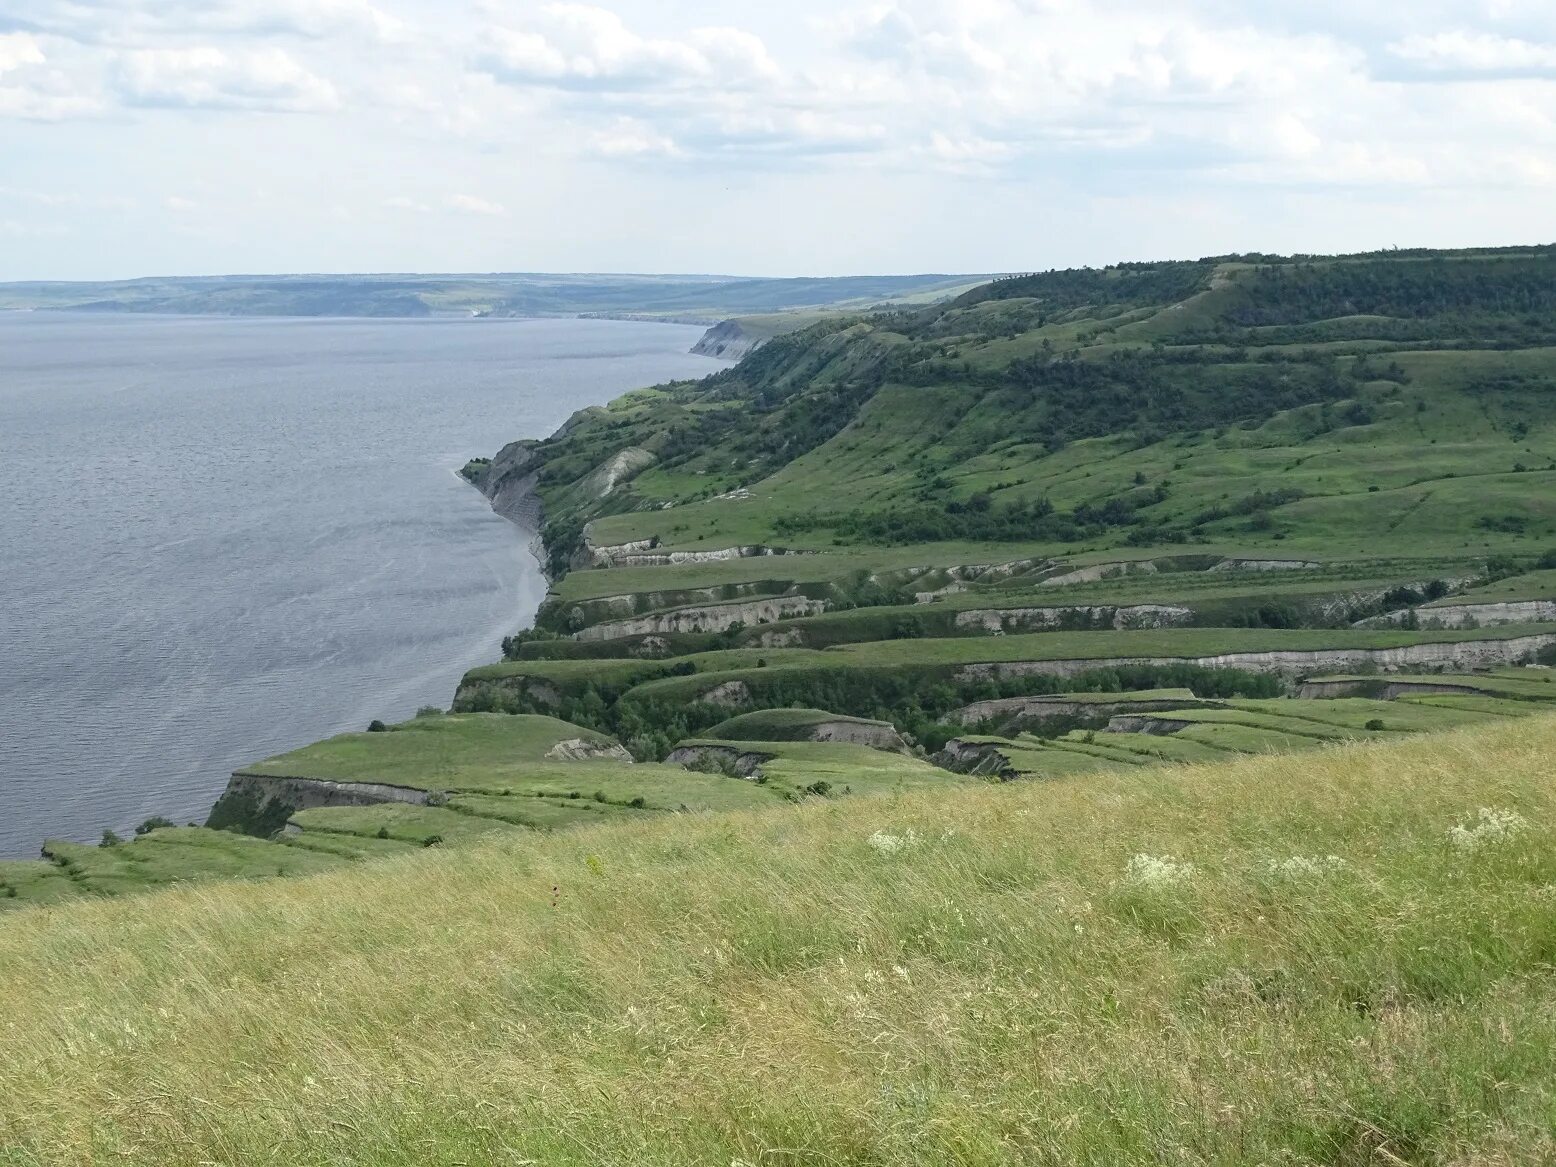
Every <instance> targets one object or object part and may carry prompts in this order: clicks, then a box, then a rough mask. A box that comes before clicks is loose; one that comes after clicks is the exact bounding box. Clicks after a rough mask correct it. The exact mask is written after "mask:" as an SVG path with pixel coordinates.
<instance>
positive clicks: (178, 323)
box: [0, 313, 717, 856]
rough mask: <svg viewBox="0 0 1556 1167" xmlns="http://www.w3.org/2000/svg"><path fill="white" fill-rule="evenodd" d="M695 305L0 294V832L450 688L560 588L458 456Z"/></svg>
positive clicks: (19, 838)
mask: <svg viewBox="0 0 1556 1167" xmlns="http://www.w3.org/2000/svg"><path fill="white" fill-rule="evenodd" d="M699 331H700V330H699V329H696V328H687V327H682V326H673V325H663V324H634V323H623V322H615V321H582V320H547V321H476V320H449V321H391V322H384V321H348V320H213V319H190V318H116V317H101V318H99V317H77V316H64V315H51V314H44V313H0V620H3V624H0V856H4V855H10V856H16V855H28V854H35V853H36V851H37V847H38V844H39V843H40V841H41V840H42V839H43V838H44V837H45V836H49V837H59V838H76V839H81V840H85V841H95V840H96V839H97V837H98V836H99V835H100V834H101V832H102V830H103V828H104V827H113V828H115V829H116V830H119V831H121V832H123V831H124V830H126V829H127V828H131V827H133V826H134V825H135V824H136V823H138V822H140V821H142V820H143V819H145V818H147V817H148V816H150V815H153V814H163V815H167V816H168V817H170V818H172V819H174V820H175V821H178V822H186V821H190V820H203V818H204V815H205V812H206V811H207V810H208V809H209V808H210V805H211V803H212V801H213V800H214V799H215V797H216V795H217V794H219V793H220V791H221V788H222V785H223V783H224V782H225V780H226V775H227V773H228V772H229V771H231V770H232V769H234V768H235V767H237V766H239V765H242V764H243V763H245V762H250V761H254V760H257V759H259V758H263V757H266V756H268V755H271V754H275V753H278V752H281V751H283V750H286V749H289V748H292V747H295V746H299V745H302V744H304V743H306V742H310V741H313V740H316V739H318V738H321V737H326V736H328V735H330V734H333V733H338V732H341V731H342V730H346V729H356V728H360V727H362V726H365V725H366V723H367V722H368V721H369V720H371V719H372V718H374V717H381V718H384V719H385V720H393V719H397V718H404V717H408V716H410V715H411V714H412V713H414V712H415V710H416V709H417V708H418V707H419V706H421V705H428V704H432V705H438V706H447V704H448V702H449V700H450V698H451V697H452V695H453V690H454V686H455V683H456V682H457V680H458V678H459V675H460V674H461V672H463V671H464V670H465V669H466V668H468V667H470V666H471V665H473V664H476V663H479V662H482V661H487V660H491V659H494V658H495V657H496V656H497V655H498V648H497V644H498V641H499V640H500V639H501V637H502V636H503V635H504V634H505V633H506V632H509V631H512V630H513V629H515V628H517V627H519V626H520V625H521V624H523V623H525V622H527V621H528V619H529V618H530V616H531V615H532V614H533V611H534V608H535V606H536V605H537V604H538V603H539V601H540V598H541V596H542V595H543V593H544V583H543V581H542V580H541V578H540V575H539V572H538V570H537V567H536V564H535V562H534V560H533V559H532V557H531V556H530V555H529V553H528V551H527V549H526V547H525V545H524V539H523V538H522V537H521V535H520V533H519V531H518V529H517V528H515V527H513V526H511V525H509V524H508V523H507V522H505V521H504V520H502V519H500V518H498V517H497V516H496V515H494V514H493V513H492V512H491V511H490V510H489V509H488V508H487V506H486V503H485V501H484V500H483V499H482V498H481V497H480V495H479V494H477V493H476V492H475V491H474V490H472V489H471V488H470V487H468V486H466V485H464V483H462V482H461V481H459V479H458V478H457V477H456V476H455V474H454V471H455V469H456V468H457V467H459V466H461V465H463V463H464V461H465V458H466V457H467V456H469V455H471V454H490V453H493V452H494V451H495V450H496V449H497V447H498V446H500V445H501V444H502V443H504V442H506V441H508V440H510V439H512V438H515V437H525V436H535V437H539V436H544V435H545V434H548V433H550V432H551V431H552V430H553V429H554V428H555V427H556V426H557V425H559V424H560V423H561V422H562V421H563V419H565V418H566V417H567V415H568V414H570V413H571V412H573V410H575V409H578V408H580V407H582V406H585V405H590V404H597V403H601V402H604V401H606V400H607V399H609V398H610V397H612V396H614V395H616V394H617V393H619V392H621V391H623V390H626V389H629V388H633V387H636V386H639V385H647V384H652V383H654V382H656V381H662V380H666V379H669V378H672V377H692V376H702V375H704V374H706V373H709V372H711V371H713V370H714V369H715V368H716V367H717V366H715V365H714V363H713V362H711V361H709V360H707V359H706V358H703V357H694V356H691V355H689V354H688V353H687V351H686V350H687V349H688V348H690V346H691V345H692V344H693V342H694V341H695V340H696V339H697V336H698V335H699Z"/></svg>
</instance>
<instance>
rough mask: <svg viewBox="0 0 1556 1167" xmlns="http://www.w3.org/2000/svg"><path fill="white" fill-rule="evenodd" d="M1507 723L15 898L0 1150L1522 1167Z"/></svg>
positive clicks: (1514, 768) (1535, 784)
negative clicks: (106, 896)
mask: <svg viewBox="0 0 1556 1167" xmlns="http://www.w3.org/2000/svg"><path fill="white" fill-rule="evenodd" d="M1523 729H1524V732H1521V733H1520V734H1519V735H1516V736H1513V735H1507V734H1503V733H1498V732H1495V731H1491V730H1486V729H1469V730H1460V731H1455V732H1452V733H1448V734H1443V735H1439V736H1436V737H1433V738H1431V739H1410V740H1402V741H1401V740H1396V741H1390V742H1388V743H1386V744H1371V745H1365V746H1349V747H1331V748H1329V749H1325V750H1323V751H1320V752H1316V753H1309V754H1305V755H1288V756H1271V757H1258V758H1250V759H1246V760H1242V761H1237V762H1233V763H1230V764H1217V765H1211V766H1205V767H1183V766H1178V767H1169V768H1166V769H1156V768H1151V767H1129V768H1127V769H1121V770H1117V771H1112V772H1097V773H1092V774H1088V775H1086V776H1084V777H1077V778H1074V779H1059V780H1056V781H1052V782H1047V783H1037V784H1029V785H1021V784H1015V785H1007V786H1001V787H987V786H984V787H976V786H975V787H967V788H962V789H954V790H953V789H945V788H940V789H935V790H929V791H924V792H922V793H912V792H909V793H905V794H902V795H900V796H898V797H896V798H895V799H890V800H854V801H843V802H827V803H816V804H813V805H811V806H808V807H804V808H801V809H799V810H797V811H792V812H787V813H754V814H753V813H748V814H732V815H727V816H721V817H719V818H716V819H696V818H688V817H684V816H682V817H672V818H666V819H661V820H658V821H656V822H651V823H647V824H644V825H640V826H635V827H631V828H621V827H608V826H607V827H602V828H599V829H591V830H581V831H576V832H571V833H568V834H564V835H556V836H551V837H545V838H536V839H534V840H533V841H529V840H527V841H526V842H525V843H524V845H523V846H522V847H513V846H509V845H508V844H507V843H505V842H504V841H502V840H500V839H499V840H494V841H492V842H489V843H486V844H482V845H478V846H475V847H473V848H469V849H465V850H450V851H438V850H433V851H417V852H415V853H414V854H411V855H408V856H407V857H404V858H400V859H390V860H386V861H384V862H383V863H381V864H377V865H374V866H373V867H371V868H366V867H352V868H348V869H345V870H341V871H336V872H331V873H328V874H325V875H321V876H318V877H315V878H311V879H300V880H292V881H286V882H282V883H272V884H267V885H264V886H258V885H251V884H244V883H228V884H222V885H202V886H198V887H189V888H181V889H177V890H172V891H167V892H162V893H157V894H154V895H151V896H147V897H142V898H138V899H134V900H129V901H123V902H115V903H106V902H104V903H82V904H76V905H71V906H65V907H56V908H48V909H36V910H32V911H25V912H22V913H20V914H18V915H16V916H13V917H12V918H11V919H10V921H9V923H8V924H7V926H6V928H4V929H3V930H0V982H3V983H4V984H5V985H6V1018H5V1021H6V1026H7V1034H8V1036H7V1040H6V1041H5V1042H4V1043H0V1081H4V1082H5V1084H6V1088H5V1090H4V1091H0V1146H3V1147H4V1148H6V1150H5V1153H4V1154H5V1156H6V1161H8V1162H14V1163H26V1164H38V1165H53V1164H72V1165H73V1164H78V1163H83V1162H115V1163H130V1164H137V1163H143V1164H156V1165H157V1167H179V1165H184V1164H187V1165H190V1167H193V1165H195V1164H200V1163H207V1162H228V1163H237V1162H243V1163H248V1162H270V1163H284V1164H302V1163H320V1162H359V1163H373V1164H375V1165H379V1167H393V1165H395V1164H403V1165H406V1167H410V1165H412V1164H414V1165H416V1167H424V1165H428V1164H448V1165H452V1164H456V1163H471V1162H481V1163H506V1162H512V1163H519V1162H525V1161H533V1162H541V1163H546V1164H548V1165H551V1164H558V1165H563V1164H600V1163H627V1162H630V1163H634V1164H643V1165H648V1167H652V1165H656V1164H658V1165H663V1167H671V1165H675V1167H679V1165H681V1164H685V1163H691V1162H697V1163H720V1164H728V1163H736V1162H740V1163H752V1164H755V1163H764V1162H802V1163H833V1164H852V1163H859V1164H863V1163H870V1164H877V1165H890V1164H902V1165H909V1164H913V1165H917V1164H922V1163H927V1162H933V1163H937V1164H947V1165H958V1167H959V1165H968V1167H972V1165H980V1167H981V1165H990V1167H992V1165H995V1164H1000V1165H1003V1164H1008V1163H1011V1162H1052V1163H1060V1162H1062V1163H1078V1164H1097V1165H1101V1164H1113V1163H1144V1162H1194V1163H1217V1164H1228V1165H1230V1164H1245V1163H1256V1162H1263V1163H1275V1162H1291V1163H1354V1164H1361V1163H1372V1162H1389V1163H1396V1162H1406V1163H1419V1164H1426V1163H1442V1164H1448V1163H1477V1164H1487V1165H1508V1167H1511V1165H1513V1164H1525V1163H1534V1162H1544V1161H1549V1160H1550V1159H1551V1158H1553V1157H1556V1140H1553V1136H1552V1124H1551V1121H1550V1116H1551V1114H1552V1113H1553V1110H1556V1053H1553V1051H1556V998H1553V988H1552V983H1551V980H1550V977H1549V976H1548V970H1549V967H1550V964H1551V961H1552V959H1553V956H1556V910H1553V907H1552V905H1553V902H1556V900H1553V894H1556V893H1553V891H1552V889H1553V887H1556V844H1553V842H1552V840H1553V839H1556V834H1553V831H1552V827H1553V826H1556V794H1553V789H1556V787H1553V786H1552V784H1551V781H1550V779H1551V773H1550V758H1551V757H1552V756H1553V755H1556V718H1552V717H1548V716H1544V717H1539V718H1537V719H1533V720H1531V721H1528V722H1525V723H1523ZM1482 807H1487V808H1490V811H1488V812H1485V814H1483V812H1482V811H1481V810H1480V808H1482ZM1486 815H1489V816H1490V817H1486ZM1498 824H1500V826H1499V825H1498ZM1455 828H1464V830H1463V831H1461V832H1460V833H1459V838H1460V840H1461V841H1460V842H1459V843H1455V842H1454V841H1453V834H1452V832H1453V831H1454V829H1455ZM872 840H873V842H872ZM754 856H760V862H753V857H754ZM1137 856H1145V857H1146V858H1143V859H1142V858H1136V857H1137ZM1330 856H1333V857H1335V859H1334V860H1331V859H1330V858H1329V857H1330ZM65 969H68V970H69V975H68V976H64V975H61V970H65Z"/></svg>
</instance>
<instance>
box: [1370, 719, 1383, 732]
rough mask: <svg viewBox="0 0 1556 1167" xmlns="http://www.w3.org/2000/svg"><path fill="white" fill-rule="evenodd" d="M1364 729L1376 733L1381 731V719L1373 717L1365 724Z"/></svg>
mask: <svg viewBox="0 0 1556 1167" xmlns="http://www.w3.org/2000/svg"><path fill="white" fill-rule="evenodd" d="M1366 728H1367V729H1369V730H1373V731H1374V732H1376V731H1377V730H1380V729H1383V728H1384V725H1383V719H1382V718H1381V717H1374V718H1373V719H1372V720H1371V721H1369V722H1368V723H1367V726H1366Z"/></svg>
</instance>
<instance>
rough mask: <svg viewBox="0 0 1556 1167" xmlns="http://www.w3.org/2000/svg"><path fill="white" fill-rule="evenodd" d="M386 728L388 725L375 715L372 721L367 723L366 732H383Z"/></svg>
mask: <svg viewBox="0 0 1556 1167" xmlns="http://www.w3.org/2000/svg"><path fill="white" fill-rule="evenodd" d="M388 728H389V727H388V726H387V725H385V724H384V723H383V722H381V721H379V720H378V718H376V717H375V718H373V720H372V721H370V722H368V723H367V732H368V733H383V732H384V731H385V730H387V729H388Z"/></svg>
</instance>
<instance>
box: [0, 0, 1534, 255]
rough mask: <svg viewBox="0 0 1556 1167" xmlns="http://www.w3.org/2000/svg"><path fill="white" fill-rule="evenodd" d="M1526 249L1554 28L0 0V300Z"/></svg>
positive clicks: (1266, 19)
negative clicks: (171, 277)
mask: <svg viewBox="0 0 1556 1167" xmlns="http://www.w3.org/2000/svg"><path fill="white" fill-rule="evenodd" d="M1553 238H1556V0H1410V2H1403V0H1366V2H1362V3H1358V2H1357V0H1350V2H1347V3H1342V2H1340V0H1306V2H1298V0H1268V2H1262V3H1232V2H1230V0H874V2H870V0H786V2H784V3H781V4H774V3H763V4H746V3H739V2H734V0H731V2H726V3H722V4H718V5H713V4H705V3H704V4H694V3H688V2H683V0H660V2H651V0H598V3H545V2H531V0H501V2H499V0H494V2H490V3H475V4H457V3H437V2H433V0H0V279H34V278H63V279H73V278H113V277H124V276H134V275H146V274H183V273H191V274H195V273H218V272H235V271H243V272H280V271H495V270H528V271H719V272H739V273H752V274H773V275H799V274H817V275H832V274H845V273H850V272H866V271H868V272H912V271H997V270H1026V269H1034V268H1046V267H1052V266H1069V265H1074V264H1082V263H1106V262H1110V261H1116V260H1121V259H1139V258H1161V257H1181V256H1195V255H1201V254H1213V253H1221V252H1226V251H1240V250H1265V251H1296V250H1301V251H1334V250H1348V249H1360V248H1373V247H1387V246H1394V245H1398V246H1417V245H1442V246H1457V245H1466V244H1478V243H1513V242H1534V241H1542V242H1545V241H1550V240H1552V239H1553Z"/></svg>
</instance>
